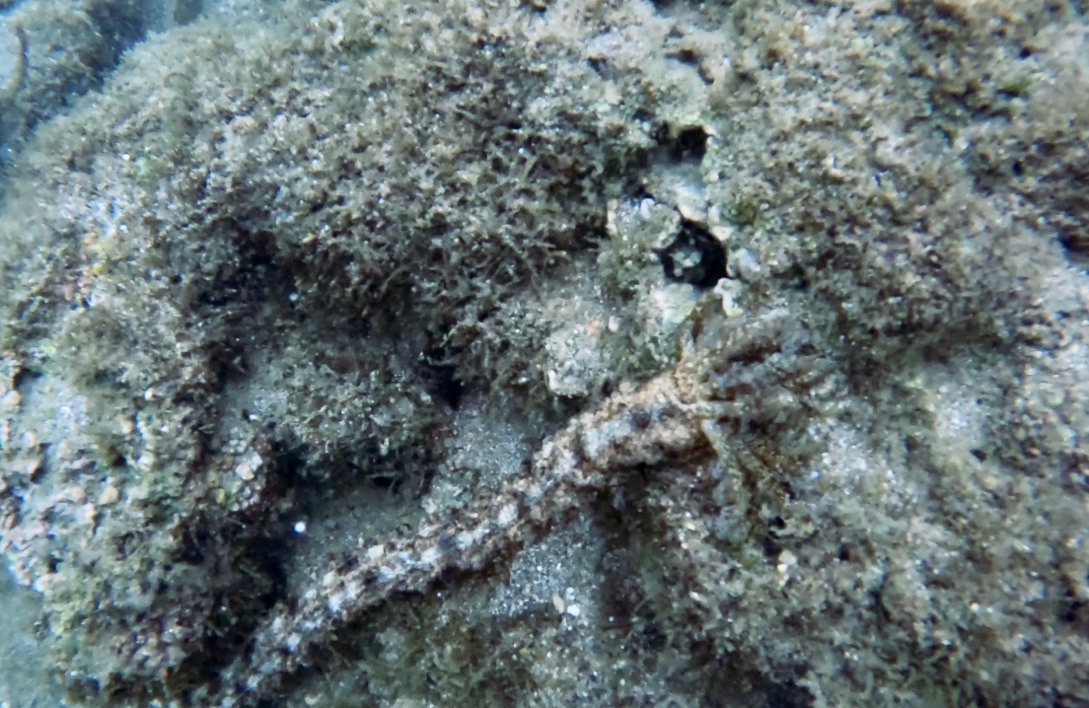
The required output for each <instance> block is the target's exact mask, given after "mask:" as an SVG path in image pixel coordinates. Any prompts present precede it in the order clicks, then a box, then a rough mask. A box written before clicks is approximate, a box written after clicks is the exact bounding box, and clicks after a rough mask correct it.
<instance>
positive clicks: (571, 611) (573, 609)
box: [567, 605, 582, 617]
mask: <svg viewBox="0 0 1089 708" xmlns="http://www.w3.org/2000/svg"><path fill="white" fill-rule="evenodd" d="M567 614H568V615H569V616H571V617H578V616H579V615H581V614H582V608H581V607H579V606H578V605H568V606H567Z"/></svg>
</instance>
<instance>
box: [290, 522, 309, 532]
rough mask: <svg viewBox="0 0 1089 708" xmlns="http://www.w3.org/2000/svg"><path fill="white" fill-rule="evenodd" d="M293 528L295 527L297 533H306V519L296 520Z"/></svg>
mask: <svg viewBox="0 0 1089 708" xmlns="http://www.w3.org/2000/svg"><path fill="white" fill-rule="evenodd" d="M291 528H293V529H294V530H295V533H297V534H299V535H302V534H304V533H306V522H305V521H296V522H295V525H294V526H292V527H291Z"/></svg>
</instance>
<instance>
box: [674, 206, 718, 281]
mask: <svg viewBox="0 0 1089 708" xmlns="http://www.w3.org/2000/svg"><path fill="white" fill-rule="evenodd" d="M658 259H659V260H660V261H661V262H662V267H663V268H664V269H665V275H666V278H668V279H670V280H672V281H674V282H677V283H688V284H689V285H695V286H696V287H698V288H710V287H714V285H715V284H716V283H717V282H718V281H719V279H721V278H725V277H726V249H724V248H723V247H722V244H720V243H719V242H718V239H716V238H715V237H714V236H713V235H712V234H711V232H710V231H708V230H707V229H705V228H703V227H702V226H700V225H699V224H695V223H693V222H691V221H682V222H681V229H680V231H679V232H678V233H677V235H676V237H674V239H673V242H672V243H670V244H669V245H668V246H666V247H665V248H663V249H662V250H660V251H658Z"/></svg>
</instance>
